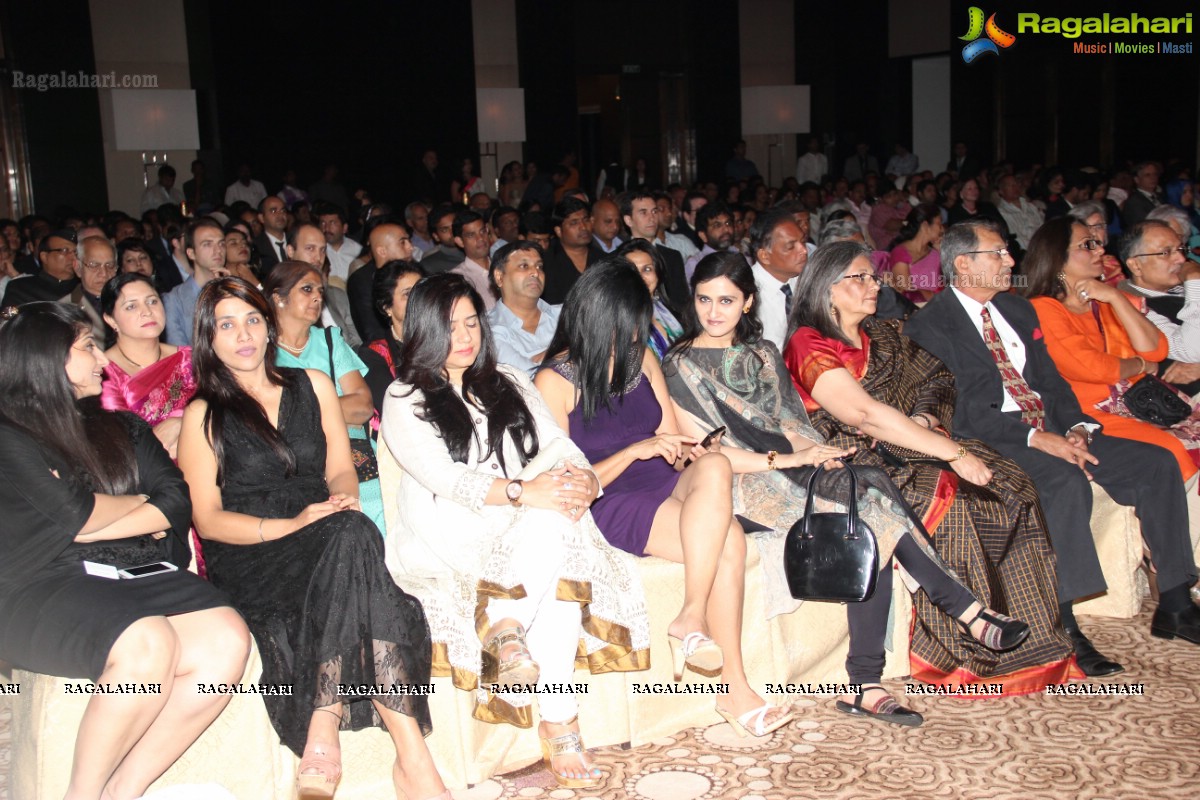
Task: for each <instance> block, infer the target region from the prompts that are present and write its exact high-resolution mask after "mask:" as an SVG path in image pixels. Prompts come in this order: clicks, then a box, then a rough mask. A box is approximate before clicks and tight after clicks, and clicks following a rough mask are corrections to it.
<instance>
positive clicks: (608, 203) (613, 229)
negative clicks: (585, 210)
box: [592, 200, 624, 253]
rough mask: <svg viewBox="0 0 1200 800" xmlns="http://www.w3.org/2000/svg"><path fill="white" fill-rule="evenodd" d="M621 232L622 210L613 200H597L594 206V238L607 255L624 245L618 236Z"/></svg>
mask: <svg viewBox="0 0 1200 800" xmlns="http://www.w3.org/2000/svg"><path fill="white" fill-rule="evenodd" d="M620 232H621V209H620V207H619V206H618V205H617V204H616V203H614V202H613V201H612V200H597V201H596V204H595V205H593V206H592V238H593V239H595V240H596V245H597V246H598V247H599V248H600V249H601V250H603V251H604V252H605V253H611V252H613V251H614V250H616V249H617V248H618V247H620V246H621V245H622V244H624V241H623V240H622V239H621V237H620V236H618V235H617V234H618V233H620Z"/></svg>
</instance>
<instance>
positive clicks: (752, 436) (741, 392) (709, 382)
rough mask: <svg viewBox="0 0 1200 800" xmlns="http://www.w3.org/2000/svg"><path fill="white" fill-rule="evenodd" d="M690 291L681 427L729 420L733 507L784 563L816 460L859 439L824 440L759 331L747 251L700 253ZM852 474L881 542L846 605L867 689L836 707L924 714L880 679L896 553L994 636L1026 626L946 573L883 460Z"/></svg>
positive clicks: (837, 482) (768, 552) (1009, 635)
mask: <svg viewBox="0 0 1200 800" xmlns="http://www.w3.org/2000/svg"><path fill="white" fill-rule="evenodd" d="M692 294H693V302H692V304H691V307H690V308H689V309H688V312H687V314H686V316H685V320H686V322H685V325H686V326H687V327H686V332H685V333H684V335H683V336H682V337H681V338H680V340H679V343H678V344H677V345H676V347H675V348H674V349H672V350H671V352H670V353H668V355H667V358H666V360H665V364H664V372H665V373H666V376H667V386H668V389H669V390H670V394H671V401H672V405H673V406H674V408H675V409H676V417H677V418H678V419H679V425H680V429H681V430H682V431H683V432H684V433H690V434H691V435H693V436H700V435H702V432H707V431H709V430H711V429H713V428H714V427H716V426H720V425H723V426H726V428H727V433H726V434H725V436H724V437H723V438H722V440H721V445H720V449H721V452H722V453H723V454H724V455H726V456H727V457H728V459H729V462H730V464H731V465H732V467H733V471H734V473H735V475H734V477H735V482H734V487H733V490H734V503H735V507H736V508H737V509H738V510H739V511H740V512H741V513H743V514H745V515H748V516H750V517H752V518H753V519H754V521H755V522H758V523H761V524H763V525H768V526H770V527H772V528H774V529H775V530H774V532H773V533H768V534H764V535H762V536H756V537H755V540H756V544H758V546H759V547H760V550H761V552H762V553H763V559H762V560H763V562H764V563H772V562H773V563H782V562H783V556H782V549H783V545H782V542H783V538H784V537H783V533H784V532H785V531H787V530H788V528H790V527H791V526H792V524H793V523H795V521H796V520H797V519H799V518H800V516H801V515H802V514H803V512H804V507H805V501H806V499H807V486H808V479H809V477H810V476H811V475H812V469H813V467H812V466H809V465H815V464H821V463H822V462H824V461H826V460H827V459H831V458H836V459H846V458H847V457H850V456H852V453H853V446H849V447H847V446H844V445H841V444H837V443H826V442H824V441H823V439H822V437H821V434H819V433H818V432H817V431H816V430H814V429H813V427H812V426H811V425H810V424H809V420H808V415H807V414H806V413H805V410H804V404H803V403H802V402H801V400H800V396H799V395H798V394H797V392H796V389H795V387H794V386H793V385H792V382H791V379H790V378H789V377H788V374H787V369H786V367H784V364H783V359H782V358H781V357H780V355H779V351H778V350H776V349H775V345H774V344H772V343H770V342H767V341H764V340H763V339H762V334H761V331H762V327H761V324H760V323H759V321H758V314H757V313H756V312H755V310H754V304H755V301H756V300H757V287H756V285H755V281H754V274H753V272H751V271H750V268H749V266H747V264H746V261H745V259H744V258H742V257H741V256H740V255H738V254H737V253H715V254H712V255H709V256H708V257H706V258H704V259H702V260H701V261H700V263H699V264H697V265H696V271H695V273H694V274H693V276H692ZM855 476H856V478H857V479H858V484H859V487H860V493H859V497H858V501H857V505H858V508H859V510H860V513H861V515H862V519H863V520H864V521H865V522H866V523H867V524H868V525H869V526H870V527H871V530H872V531H873V532H874V533H875V536H876V539H877V541H878V543H879V563H880V565H882V569H881V570H880V572H879V578H878V581H877V584H876V587H875V592H874V594H873V595H872V596H871V597H870V598H869V599H868V600H866V601H864V602H861V603H849V604H847V606H846V615H847V621H848V622H849V627H850V651H849V654H848V656H847V658H846V672H847V674H848V675H849V677H850V682H851V683H853V684H861V685H862V691H861V692H859V693H858V694H857V695H854V694H850V695H846V696H845V697H844V698H843V700H842V701H841V702H839V703H838V704H837V705H836V708H837V709H838V710H839V711H843V712H845V713H849V714H866V715H869V716H873V717H876V718H879V719H882V720H883V721H886V722H892V723H895V724H899V725H910V726H911V725H919V724H921V722H922V717H921V715H920V714H918V713H916V712H915V711H911V710H909V709H906V708H904V707H902V706H900V705H899V704H898V703H897V702H896V701H895V700H894V699H893V698H891V697H890V696H889V695H888V694H887V691H886V690H885V689H884V688H883V687H882V686H881V685H880V684H879V680H880V677H881V675H882V671H883V666H884V638H885V635H886V631H887V626H888V616H889V613H888V609H889V606H890V603H891V598H892V590H891V587H892V563H893V559H892V556H893V554H894V556H895V561H897V562H899V563H900V564H901V565H902V566H903V567H904V568H905V570H906V571H907V573H908V574H909V575H911V576H912V577H913V579H914V580H913V581H912V582H908V586H909V588H915V587H914V586H913V584H914V583H915V584H919V585H920V587H921V588H922V589H923V590H924V591H923V592H921V593H919V596H921V597H925V596H928V597H930V598H932V600H931V602H933V603H934V604H936V605H937V606H938V607H939V608H941V609H942V610H943V611H944V612H945V613H946V615H948V617H949V618H954V619H957V620H959V622H960V624H962V625H963V627H964V628H968V629H969V632H970V634H971V635H972V636H976V637H978V639H979V641H981V642H986V643H987V645H986V646H988V647H991V648H994V649H1009V648H1012V647H1015V646H1016V645H1018V644H1019V643H1020V642H1021V640H1022V639H1023V638H1024V636H1025V631H1026V630H1027V629H1026V626H1025V625H1024V623H1021V622H1017V621H1015V620H1009V619H1007V618H1005V617H1003V616H1001V615H996V614H994V613H993V612H991V611H990V609H986V608H984V607H983V606H982V605H981V604H980V603H979V602H978V601H977V600H976V598H975V597H973V596H972V595H971V593H970V592H969V591H968V590H967V589H966V588H965V587H963V586H962V584H960V583H959V582H958V581H956V580H954V576H952V575H949V574H947V571H946V568H945V566H944V565H942V564H941V563H940V562H939V559H938V558H937V555H936V554H935V553H934V552H933V548H932V547H931V546H930V545H929V542H928V540H927V538H926V537H925V536H924V534H923V533H922V532H921V531H920V530H919V526H918V525H916V524H915V523H914V522H913V520H912V516H911V514H912V512H911V511H910V510H909V509H908V508H907V507H906V504H905V502H904V500H903V499H902V498H901V497H900V494H899V492H898V491H897V490H896V487H895V486H894V485H893V484H892V482H891V480H890V479H889V478H888V476H887V475H886V474H885V473H884V472H883V471H882V470H880V469H874V468H868V467H857V468H856V469H855ZM848 477H849V473H848V472H847V471H845V470H836V469H835V470H832V471H831V472H829V473H828V474H827V475H826V476H825V478H824V479H823V480H819V481H818V483H817V494H818V496H817V497H816V498H814V507H815V508H816V509H817V510H818V511H833V510H835V506H834V505H833V503H832V502H831V501H830V499H829V498H841V499H842V500H843V501H844V499H845V498H846V496H847V492H848V490H849V487H848V485H847V482H848ZM839 508H840V507H839ZM773 605H778V604H773ZM790 608H794V604H793V605H792V606H790ZM790 608H789V607H784V608H782V609H781V610H790Z"/></svg>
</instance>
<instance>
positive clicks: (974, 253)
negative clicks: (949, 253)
mask: <svg viewBox="0 0 1200 800" xmlns="http://www.w3.org/2000/svg"><path fill="white" fill-rule="evenodd" d="M985 253H991V254H993V255H997V256H999V257H1000V258H1004V257H1005V256H1009V255H1012V254H1011V253H1010V252H1008V248H1007V247H999V248H997V249H995V250H968V251H967V252H965V253H963V255H964V256H981V255H983V254H985Z"/></svg>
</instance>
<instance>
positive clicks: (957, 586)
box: [846, 533, 976, 683]
mask: <svg viewBox="0 0 1200 800" xmlns="http://www.w3.org/2000/svg"><path fill="white" fill-rule="evenodd" d="M892 559H895V560H897V561H899V562H900V563H901V565H903V567H904V569H906V570H907V571H908V574H909V575H911V576H912V577H913V578H914V579H916V581H917V583H919V584H921V588H922V589H924V590H925V594H927V595H929V599H930V600H932V601H933V604H934V605H935V606H937V607H938V608H940V609H941V610H942V611H943V612H945V613H946V614H948V615H949V616H951V617H953V618H955V619H957V618H958V617H959V616H961V615H962V613H963V612H964V611H966V610H967V608H968V607H969V606H970V605H971V603H974V602H976V597H975V596H974V595H973V594H971V591H970V590H969V589H967V587H965V586H963V585H962V584H961V583H959V582H958V581H956V580H954V579H953V578H952V577H950V576H949V575H947V574H946V573H945V571H943V570H942V568H941V567H940V566H939V565H938V564H937V563H936V562H934V561H933V560H932V559H931V558H929V556H927V555H925V551H923V550H922V549H921V548H920V547H919V546H918V545H917V543H916V542H915V541H913V538H912V536H911V535H910V534H907V533H906V534H904V535H903V536H901V537H900V539H899V541H897V542H896V549H895V552H893V554H892V558H891V559H888V562H887V563H886V564H884V565H883V568H882V569H881V570H879V580H878V581H876V583H875V593H874V594H873V595H871V597H870V599H868V600H865V601H864V602H861V603H848V604H847V605H846V618H847V620H848V621H849V623H850V653H849V655H848V656H847V657H846V672H847V673H848V674H849V676H850V682H851V683H878V682H879V679H880V678H881V677H882V676H883V659H884V655H883V640H884V637H885V636H886V635H887V623H888V609H889V607H890V606H891V601H892Z"/></svg>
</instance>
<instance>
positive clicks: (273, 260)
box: [254, 233, 279, 275]
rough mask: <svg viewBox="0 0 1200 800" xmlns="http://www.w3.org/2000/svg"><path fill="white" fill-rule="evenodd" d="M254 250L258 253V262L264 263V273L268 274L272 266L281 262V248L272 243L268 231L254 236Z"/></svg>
mask: <svg viewBox="0 0 1200 800" xmlns="http://www.w3.org/2000/svg"><path fill="white" fill-rule="evenodd" d="M254 250H255V252H257V253H258V263H259V264H261V265H262V274H263V275H266V274H267V273H268V272H270V271H271V268H272V267H274V266H275V265H276V264H278V263H279V250H277V249H276V248H275V245H273V244H271V240H270V239H268V238H267V234H266V233H260V234H259V235H258V236H255V237H254Z"/></svg>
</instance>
